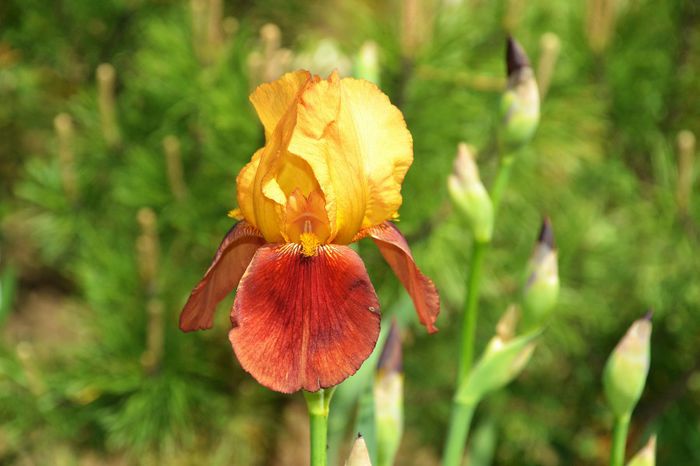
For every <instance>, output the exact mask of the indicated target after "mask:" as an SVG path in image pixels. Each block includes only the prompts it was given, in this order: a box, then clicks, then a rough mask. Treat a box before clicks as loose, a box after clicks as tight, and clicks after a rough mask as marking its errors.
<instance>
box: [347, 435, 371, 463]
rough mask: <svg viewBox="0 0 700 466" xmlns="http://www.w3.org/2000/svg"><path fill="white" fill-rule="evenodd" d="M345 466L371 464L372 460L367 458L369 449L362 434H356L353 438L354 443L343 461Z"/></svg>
mask: <svg viewBox="0 0 700 466" xmlns="http://www.w3.org/2000/svg"><path fill="white" fill-rule="evenodd" d="M345 466H372V462H371V461H370V459H369V451H368V450H367V444H366V443H365V439H363V438H362V435H358V436H357V439H355V443H354V444H353V446H352V450H350V456H348V460H347V461H346V462H345Z"/></svg>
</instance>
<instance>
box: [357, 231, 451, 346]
mask: <svg viewBox="0 0 700 466" xmlns="http://www.w3.org/2000/svg"><path fill="white" fill-rule="evenodd" d="M368 236H369V237H371V238H372V239H373V240H374V243H375V244H376V245H377V247H378V248H379V251H380V252H381V253H382V256H384V259H385V260H386V261H387V263H388V264H389V266H390V267H391V269H392V270H393V271H394V273H395V274H396V276H397V277H398V279H399V281H400V282H401V284H402V285H403V286H404V288H406V291H408V294H409V296H410V297H411V300H412V301H413V305H414V306H415V308H416V312H417V313H418V318H419V319H420V321H421V323H422V324H423V325H425V327H426V328H427V329H428V332H430V333H433V332H436V331H437V328H435V325H434V324H435V320H437V316H438V314H439V313H440V296H439V295H438V292H437V290H436V289H435V285H434V284H433V282H432V280H430V279H429V278H428V277H426V276H425V275H423V274H422V273H421V271H420V269H419V268H418V266H417V265H416V262H415V261H414V260H413V256H412V255H411V248H410V247H409V246H408V243H407V242H406V238H404V237H403V235H402V234H401V232H400V231H399V229H398V228H396V226H395V225H394V224H393V223H390V222H384V223H382V224H381V225H377V226H376V227H372V228H367V229H366V230H363V231H362V232H360V234H359V235H358V238H357V239H361V238H365V237H368Z"/></svg>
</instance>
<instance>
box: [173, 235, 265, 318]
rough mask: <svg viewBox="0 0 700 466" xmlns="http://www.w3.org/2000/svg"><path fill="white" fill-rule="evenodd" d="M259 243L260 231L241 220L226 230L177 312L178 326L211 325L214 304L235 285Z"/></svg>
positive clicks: (261, 240) (260, 240)
mask: <svg viewBox="0 0 700 466" xmlns="http://www.w3.org/2000/svg"><path fill="white" fill-rule="evenodd" d="M263 243H264V239H263V238H262V237H261V236H260V233H259V232H258V231H257V230H256V229H255V228H253V227H251V225H250V224H248V223H247V222H245V221H241V222H238V223H237V224H235V225H234V226H233V228H231V229H230V230H229V232H228V233H227V234H226V236H225V237H224V239H223V241H221V244H220V245H219V249H218V250H217V251H216V255H215V256H214V259H213V260H212V263H211V265H210V266H209V269H208V270H207V272H206V273H205V274H204V278H202V280H201V281H200V282H199V283H198V284H197V286H196V287H195V288H194V290H192V293H191V294H190V297H189V299H188V300H187V303H186V304H185V307H184V308H183V309H182V312H181V313H180V329H182V330H183V331H185V332H190V331H192V330H204V329H207V328H211V327H212V325H213V320H214V311H215V310H216V305H217V304H218V303H219V302H220V301H221V300H222V299H224V298H225V297H226V295H227V294H228V293H230V292H231V291H233V290H234V289H235V288H236V286H237V285H238V282H239V280H240V279H241V277H242V276H243V273H244V272H245V270H246V268H247V267H248V264H249V263H250V261H251V259H252V258H253V255H255V251H257V250H258V248H259V247H260V246H262V245H263Z"/></svg>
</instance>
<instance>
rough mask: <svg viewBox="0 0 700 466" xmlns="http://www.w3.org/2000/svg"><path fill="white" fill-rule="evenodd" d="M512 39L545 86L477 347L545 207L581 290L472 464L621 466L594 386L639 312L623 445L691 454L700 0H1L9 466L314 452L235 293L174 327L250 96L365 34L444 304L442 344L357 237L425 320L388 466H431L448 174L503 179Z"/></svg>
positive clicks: (410, 230)
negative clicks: (232, 331)
mask: <svg viewBox="0 0 700 466" xmlns="http://www.w3.org/2000/svg"><path fill="white" fill-rule="evenodd" d="M270 23H271V24H273V25H270ZM274 25H276V26H274ZM507 32H511V33H513V34H514V35H515V37H517V38H518V40H519V41H520V42H521V43H522V44H523V45H524V47H525V49H526V50H527V51H528V53H529V55H530V58H531V59H532V62H533V67H534V69H535V71H536V74H537V77H538V80H539V83H540V88H541V90H542V92H543V94H544V93H546V95H545V96H544V97H543V103H542V119H541V124H540V127H539V129H538V131H537V134H536V136H535V139H534V141H533V143H532V144H531V145H530V146H528V148H527V149H526V150H525V151H524V152H522V153H521V154H520V156H519V159H518V161H517V162H516V166H515V172H514V176H513V179H512V184H511V185H510V186H509V190H508V192H507V193H506V196H505V199H504V204H503V208H502V210H501V212H500V215H499V219H498V222H497V226H496V230H495V239H494V245H493V248H492V251H491V254H490V255H489V256H488V258H487V265H486V278H485V283H484V288H483V299H482V310H481V316H482V317H481V320H480V327H479V342H480V345H481V346H483V343H484V342H485V341H486V339H487V338H488V337H489V336H490V335H491V333H492V329H493V325H494V324H495V321H496V320H497V317H498V316H499V315H500V313H501V312H502V311H503V310H504V309H505V307H506V305H507V304H508V303H509V302H510V301H512V300H514V299H515V298H516V297H517V293H518V290H519V288H520V283H521V278H522V273H523V269H524V267H525V263H526V261H527V258H528V255H529V253H530V250H531V248H532V244H533V241H534V239H535V237H536V235H537V230H538V227H539V224H540V221H541V218H542V216H543V215H545V214H546V215H549V216H550V217H551V219H552V222H553V225H554V229H555V232H556V236H557V245H558V248H559V257H560V276H561V282H562V292H561V294H560V300H559V305H558V307H557V310H556V314H555V316H554V319H553V321H552V323H551V325H550V327H549V329H548V330H547V332H546V333H545V335H544V338H543V341H542V342H541V343H540V345H539V347H538V349H537V351H536V353H535V355H534V357H533V360H532V362H531V363H530V365H529V367H528V368H527V369H526V370H525V372H524V373H523V375H522V376H521V377H520V378H519V379H518V380H517V381H516V382H515V383H514V384H513V385H511V386H510V387H509V389H508V390H507V392H504V393H502V394H499V395H497V396H495V397H491V398H490V399H489V400H488V402H487V403H485V404H483V405H482V406H481V407H480V408H479V410H478V411H477V414H476V419H475V427H474V429H475V430H474V439H478V442H476V441H475V442H474V443H479V444H481V445H482V446H481V447H480V448H482V449H486V450H487V451H489V450H491V449H493V451H494V456H493V460H492V462H490V461H489V460H488V456H489V455H488V454H486V455H485V456H486V457H487V459H486V460H484V459H483V457H482V458H481V459H478V458H477V459H475V460H474V461H473V462H472V463H471V464H472V465H483V466H485V465H487V464H494V465H515V464H517V465H543V466H555V465H600V464H605V463H606V461H607V457H608V451H609V446H610V434H609V433H610V428H611V425H612V417H611V415H610V414H609V411H608V409H607V408H606V406H605V401H604V399H603V397H602V394H601V382H600V374H601V371H602V367H603V365H604V363H605V360H606V358H607V355H608V354H609V352H610V351H611V349H612V348H613V347H614V345H615V344H616V342H617V341H618V339H619V338H620V337H621V336H622V334H623V333H624V331H625V330H626V328H627V327H628V326H629V324H630V323H631V322H632V320H634V319H635V318H637V317H639V316H640V315H642V314H643V313H644V312H645V311H646V309H647V308H649V307H652V308H654V310H655V315H654V333H653V335H652V345H653V347H652V348H653V349H652V363H651V373H650V377H649V381H648V384H647V388H646V390H645V393H644V395H643V398H642V400H641V402H640V405H639V406H638V408H637V410H636V412H635V415H634V418H633V425H632V430H631V438H630V443H629V447H628V451H629V452H631V451H636V449H637V448H638V447H639V446H640V445H641V443H642V441H643V440H644V439H645V437H646V435H647V434H648V433H649V432H652V431H655V432H658V435H659V447H658V458H659V459H658V462H659V464H665V465H668V464H673V465H686V464H698V463H700V337H698V335H700V319H698V318H697V316H698V310H699V307H700V260H699V259H698V254H699V253H700V248H699V245H700V229H699V225H698V222H699V221H700V197H699V196H698V190H697V189H696V188H693V187H692V181H693V175H694V173H693V171H694V168H693V158H694V156H693V150H694V149H693V147H692V145H693V144H692V142H693V141H692V134H690V133H687V132H686V133H684V132H683V131H691V132H693V133H695V134H698V131H700V4H698V2H696V1H694V0H685V1H683V0H587V1H583V0H581V1H571V2H568V1H561V0H537V1H526V0H508V1H506V0H498V1H485V0H461V1H460V0H442V1H439V0H428V1H425V2H418V1H408V0H407V1H405V2H399V1H387V2H379V1H370V0H365V1H363V0H335V1H329V2H321V1H282V0H264V1H258V2H250V1H249V2H242V1H235V2H233V1H227V0H223V1H222V0H191V1H190V2H177V1H172V0H151V1H147V0H104V1H99V2H95V1H92V0H72V1H65V0H63V1H54V2H49V1H40V0H21V1H20V0H3V1H2V2H0V196H1V197H0V218H1V223H0V248H1V249H0V331H1V333H2V339H1V343H0V464H17V465H48V464H56V465H74V464H78V465H93V464H115V465H121V464H174V465H190V464H191V465H194V464H197V465H200V464H211V465H258V464H260V465H268V464H274V465H298V464H303V463H304V455H305V454H306V448H307V447H306V445H307V444H306V442H307V440H306V437H305V436H306V435H307V434H306V424H305V423H306V415H305V409H304V407H303V401H302V400H301V398H302V397H301V396H299V395H296V396H283V395H280V394H276V393H273V392H270V391H268V390H266V389H264V388H262V387H260V386H258V385H257V384H256V383H255V381H254V380H253V379H251V378H250V377H249V376H248V375H247V374H245V373H244V372H243V371H242V370H241V369H240V367H239V366H238V364H237V362H236V361H235V358H234V357H233V353H232V351H231V348H230V345H229V344H228V339H227V337H226V333H227V331H228V327H229V323H228V312H227V311H226V310H225V309H226V308H227V307H228V306H229V305H230V303H231V301H232V299H231V298H229V299H228V300H227V302H226V303H225V304H222V306H221V309H220V310H219V315H218V317H217V324H216V326H215V328H214V329H213V330H210V331H208V332H200V333H198V334H187V335H186V334H183V333H181V332H180V331H179V330H178V328H177V316H178V312H179V309H180V307H181V306H182V304H183V303H184V301H185V299H186V297H187V296H188V294H189V292H190V290H191V287H192V286H193V285H194V284H195V283H196V281H197V280H198V279H199V277H200V275H201V273H202V272H203V271H204V270H205V268H206V266H207V265H208V262H209V260H210V258H211V256H212V255H213V253H214V250H215V248H216V246H217V244H218V242H219V240H220V238H221V237H222V236H223V234H224V233H225V232H226V231H227V229H228V227H229V226H230V224H231V223H232V221H231V219H229V218H227V217H226V212H227V211H228V210H229V209H231V208H233V207H235V177H236V174H237V172H238V170H239V169H240V168H241V167H242V166H243V164H244V163H246V162H247V161H248V160H249V158H250V156H251V155H252V153H253V152H254V150H255V149H256V148H257V147H259V146H261V145H262V143H263V134H262V128H261V126H260V124H259V123H258V121H257V118H256V117H255V115H254V112H253V110H252V107H251V105H250V104H249V103H248V100H247V96H248V94H249V92H250V90H251V89H252V88H253V87H254V86H255V85H256V84H258V83H260V82H262V81H264V80H269V79H274V78H276V77H277V76H278V75H279V74H280V73H281V72H283V71H285V70H291V69H296V68H308V69H311V71H313V72H316V73H320V74H323V75H325V74H327V73H328V72H330V71H331V70H332V69H334V68H337V69H339V70H340V72H341V74H343V75H351V74H353V73H355V74H358V73H360V74H361V73H363V72H364V71H363V70H362V68H361V67H358V66H357V64H358V54H359V53H360V50H361V49H362V47H363V45H364V46H365V48H364V50H365V52H366V51H367V47H368V46H367V42H368V41H372V42H374V43H375V44H376V47H377V50H378V60H379V70H380V71H379V75H378V77H377V78H376V79H377V80H378V81H379V82H380V86H381V87H382V89H383V90H384V91H385V92H386V93H387V94H388V95H389V96H390V97H391V99H392V101H393V102H394V103H396V104H397V105H398V106H400V108H401V109H402V110H403V112H404V115H405V116H406V120H407V122H408V126H409V129H410V130H411V132H412V133H413V137H414V140H415V162H414V164H413V167H412V169H411V170H410V171H409V174H408V176H407V179H406V182H405V184H404V186H403V194H404V205H403V207H402V209H401V221H400V223H399V226H400V228H401V229H402V231H403V232H404V233H405V234H406V235H407V237H408V238H409V241H410V243H411V244H412V247H413V249H414V252H415V256H416V258H417V261H418V263H419V264H420V265H421V267H422V268H423V270H424V271H425V272H426V273H427V274H428V275H429V276H431V277H433V279H434V280H435V282H436V283H437V285H438V288H439V289H440V291H441V295H442V300H443V309H442V314H441V316H440V319H439V320H438V326H439V328H440V329H441V331H440V332H439V333H438V334H436V335H433V336H428V335H427V334H426V332H425V331H424V330H423V329H422V328H421V327H420V326H419V325H418V324H417V322H414V320H415V318H414V317H413V314H412V310H411V309H410V306H406V304H405V297H404V295H403V291H401V290H400V288H399V286H398V283H397V281H396V279H395V278H394V277H393V275H392V274H391V273H390V271H389V269H388V267H387V266H386V265H385V264H384V263H383V261H382V259H381V257H380V255H379V254H378V252H377V251H376V250H375V249H374V248H373V247H371V245H370V244H369V243H368V244H366V245H365V244H364V243H361V244H360V252H361V254H362V255H363V257H364V258H365V261H366V263H367V265H368V269H369V271H370V275H371V277H372V279H373V282H374V284H375V287H376V288H377V290H378V291H379V293H380V301H381V303H382V305H383V308H384V310H385V313H386V314H387V315H388V314H390V313H397V314H399V316H400V317H401V318H402V320H404V321H406V322H407V329H406V334H407V335H406V341H405V348H404V352H405V359H406V361H405V371H406V390H407V393H406V422H407V425H406V433H405V436H404V438H403V443H402V445H401V450H400V453H399V461H398V464H402V465H433V464H438V463H437V461H438V456H439V452H440V451H441V448H442V439H443V436H444V432H445V426H446V422H447V419H448V414H449V401H450V399H451V396H452V388H451V387H452V384H453V381H454V376H455V366H456V356H455V350H454V348H455V344H456V339H457V332H456V327H457V325H456V324H457V322H458V312H459V310H460V309H461V301H462V295H463V289H464V282H465V278H466V270H465V268H466V263H467V259H468V257H467V255H468V251H469V250H470V247H469V246H470V241H471V239H470V235H469V234H468V233H467V231H466V228H465V226H464V225H463V224H461V223H460V222H459V221H458V220H457V219H455V218H454V217H453V216H452V215H451V214H450V207H449V202H447V192H446V177H447V175H448V174H449V172H450V170H451V164H452V159H453V157H454V154H455V150H456V145H457V143H458V142H460V141H466V142H468V143H470V144H473V145H474V146H476V147H477V148H478V149H479V152H480V155H479V159H478V162H479V165H480V167H481V170H482V176H483V178H484V179H485V180H486V181H487V182H489V181H490V180H491V179H492V178H493V173H494V169H495V167H496V161H497V155H496V151H495V147H496V146H495V142H494V141H495V139H494V135H495V130H496V125H497V123H498V120H497V107H498V100H499V98H500V92H501V90H502V88H503V86H504V83H505V81H504V74H505V72H504V68H505V66H504V63H503V55H504V37H505V35H506V33H507ZM369 47H370V51H371V47H372V46H369ZM105 63H108V64H109V65H102V66H100V65H101V64H105ZM98 67H99V70H98ZM58 115H60V116H58ZM679 133H680V134H681V136H680V138H679ZM679 141H680V144H679ZM338 406H339V407H338V408H337V409H338V410H340V412H341V413H342V416H341V420H344V421H346V422H340V425H339V426H337V425H335V427H333V429H334V432H335V433H334V434H333V437H332V442H333V443H332V445H331V448H332V451H334V452H336V451H342V450H343V448H346V444H347V442H348V441H349V440H350V439H351V438H352V435H353V432H352V431H353V426H352V424H353V422H354V420H355V418H356V417H357V415H356V406H355V403H354V399H353V398H352V397H350V401H349V402H348V401H347V400H346V399H345V402H344V403H342V404H341V403H340V402H339V404H338ZM483 445H487V446H486V447H484V446H483Z"/></svg>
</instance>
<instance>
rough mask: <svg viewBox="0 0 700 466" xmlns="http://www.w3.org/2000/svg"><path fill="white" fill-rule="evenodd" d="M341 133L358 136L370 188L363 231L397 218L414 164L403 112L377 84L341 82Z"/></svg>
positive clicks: (347, 80)
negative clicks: (403, 188) (406, 178)
mask: <svg viewBox="0 0 700 466" xmlns="http://www.w3.org/2000/svg"><path fill="white" fill-rule="evenodd" d="M341 88H342V97H341V100H342V105H341V116H340V119H339V123H340V125H341V132H345V133H352V132H353V131H354V132H355V134H356V137H355V141H356V144H357V148H356V149H355V150H357V151H358V152H359V153H360V154H361V156H362V160H363V163H364V173H365V177H366V179H367V183H368V186H369V193H368V199H367V207H366V211H365V214H364V218H363V221H362V228H368V227H371V226H374V225H379V224H380V223H382V222H384V221H385V220H388V219H390V218H393V217H394V216H395V215H396V213H397V211H398V209H399V207H400V206H401V201H402V199H401V183H402V182H403V179H404V177H405V176H406V172H407V171H408V168H409V167H410V166H411V163H412V162H413V139H412V138H411V133H410V132H409V131H408V129H407V128H406V122H405V121H404V118H403V115H402V114H401V111H400V110H399V109H398V108H396V107H395V106H394V105H392V104H391V102H390V101H389V98H388V97H387V96H386V95H385V94H384V93H382V91H380V90H379V88H377V86H375V85H374V84H372V83H370V82H369V81H363V80H358V79H352V78H344V79H343V80H342V81H341Z"/></svg>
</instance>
